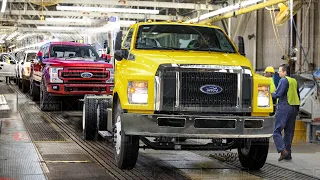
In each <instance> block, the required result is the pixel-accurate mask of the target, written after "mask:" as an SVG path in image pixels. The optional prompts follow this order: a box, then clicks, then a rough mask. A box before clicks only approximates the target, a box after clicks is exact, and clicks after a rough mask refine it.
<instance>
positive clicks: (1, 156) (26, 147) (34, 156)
mask: <svg viewBox="0 0 320 180" xmlns="http://www.w3.org/2000/svg"><path fill="white" fill-rule="evenodd" d="M6 98H7V101H8V103H10V107H11V108H12V110H13V111H12V113H11V115H10V117H9V118H1V119H0V120H1V121H2V128H1V130H2V132H1V134H0V147H1V148H0V179H5V178H10V179H32V180H38V179H39V180H42V179H60V178H62V179H63V177H66V176H68V177H69V179H78V178H77V177H79V176H76V175H75V176H71V175H72V174H71V175H70V173H69V174H68V172H69V171H71V170H72V169H78V170H79V169H83V170H84V169H86V167H83V168H81V167H80V166H79V164H76V166H73V167H71V166H70V164H69V166H64V167H63V166H59V165H57V164H54V163H47V164H49V166H48V165H46V164H45V161H47V160H48V159H49V160H50V161H55V160H60V159H59V157H51V156H50V157H49V156H44V155H48V154H52V152H51V153H47V154H46V153H44V150H50V148H49V149H48V148H43V147H42V145H44V144H43V143H35V144H34V143H32V141H31V140H30V137H29V135H28V133H27V132H26V129H25V126H24V124H23V121H22V119H21V116H20V114H19V113H17V106H16V104H17V103H16V99H17V95H16V94H12V95H6ZM0 113H1V112H0ZM64 143H65V142H64ZM51 149H52V150H53V149H54V148H51ZM40 151H41V153H40ZM292 151H293V154H292V156H293V160H292V161H282V162H278V161H277V159H278V157H279V154H278V153H277V152H276V149H275V147H274V145H273V143H270V149H269V152H270V153H269V156H268V159H267V163H270V164H273V165H276V166H280V167H284V168H288V169H291V170H295V171H298V172H302V173H305V174H309V175H313V176H315V177H318V178H320V153H319V152H320V145H319V144H311V143H301V144H297V145H294V146H293V147H292ZM140 152H141V153H143V154H145V155H147V156H150V157H152V158H155V159H156V160H157V162H156V163H159V162H160V164H161V161H163V162H164V163H166V164H170V165H171V166H172V167H174V168H175V169H178V170H179V172H177V173H182V174H183V175H185V176H186V177H189V178H190V179H261V178H259V177H257V176H255V175H252V174H250V173H247V172H245V171H241V170H239V169H237V168H234V167H232V166H228V165H227V164H224V163H221V162H219V161H218V160H215V159H212V158H210V157H209V156H207V155H201V154H199V153H194V152H188V151H154V150H140ZM40 154H42V156H41V155H40ZM55 158H58V159H55ZM65 158H66V156H65V157H64V159H65ZM70 158H71V160H72V157H71V156H70ZM86 158H87V156H86V157H85V158H84V159H86ZM92 165H93V166H97V164H92ZM150 165H152V164H150ZM81 166H85V164H82V165H81ZM94 169H96V168H94ZM50 172H51V174H50ZM54 172H55V173H58V175H55V174H54ZM90 172H91V171H90ZM92 172H93V169H92ZM99 173H100V175H101V177H103V176H104V177H105V178H106V177H108V176H107V174H106V173H105V172H103V171H102V169H99ZM48 174H49V175H48ZM78 175H79V174H78ZM88 178H89V179H90V177H88Z"/></svg>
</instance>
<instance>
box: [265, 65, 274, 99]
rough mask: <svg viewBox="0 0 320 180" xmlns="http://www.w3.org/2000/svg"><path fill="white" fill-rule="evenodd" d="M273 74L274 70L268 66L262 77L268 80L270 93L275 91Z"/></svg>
mask: <svg viewBox="0 0 320 180" xmlns="http://www.w3.org/2000/svg"><path fill="white" fill-rule="evenodd" d="M274 74H275V72H274V68H273V67H272V66H268V67H267V68H266V69H265V70H264V76H265V77H267V78H270V81H271V85H270V93H273V92H274V91H275V90H276V86H275V84H274V80H273V75H274Z"/></svg>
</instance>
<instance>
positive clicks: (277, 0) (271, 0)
mask: <svg viewBox="0 0 320 180" xmlns="http://www.w3.org/2000/svg"><path fill="white" fill-rule="evenodd" d="M286 1H288V0H269V1H266V2H263V3H259V4H256V5H253V6H249V7H245V8H241V9H239V10H236V11H232V12H229V13H226V14H224V15H221V16H215V17H213V18H211V19H207V20H203V21H200V22H199V23H198V24H211V23H213V22H217V21H221V20H222V19H227V18H231V17H234V16H238V15H241V14H246V13H249V12H252V11H257V10H259V9H263V8H265V7H268V6H272V5H275V4H279V3H283V2H286Z"/></svg>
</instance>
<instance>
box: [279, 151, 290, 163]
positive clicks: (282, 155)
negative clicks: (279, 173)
mask: <svg viewBox="0 0 320 180" xmlns="http://www.w3.org/2000/svg"><path fill="white" fill-rule="evenodd" d="M288 155H289V152H288V151H287V150H285V149H284V150H282V151H281V155H280V158H279V159H278V161H282V160H283V159H285V158H287V157H288Z"/></svg>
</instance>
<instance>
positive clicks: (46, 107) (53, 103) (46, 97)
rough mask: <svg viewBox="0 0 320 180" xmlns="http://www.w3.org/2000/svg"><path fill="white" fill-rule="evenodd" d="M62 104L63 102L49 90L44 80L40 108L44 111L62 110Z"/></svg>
mask: <svg viewBox="0 0 320 180" xmlns="http://www.w3.org/2000/svg"><path fill="white" fill-rule="evenodd" d="M61 106H62V105H61V102H59V101H57V98H55V97H54V96H51V95H50V94H49V93H48V92H47V87H46V86H45V83H44V81H43V80H42V81H41V85H40V109H41V110H42V111H60V110H61Z"/></svg>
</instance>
